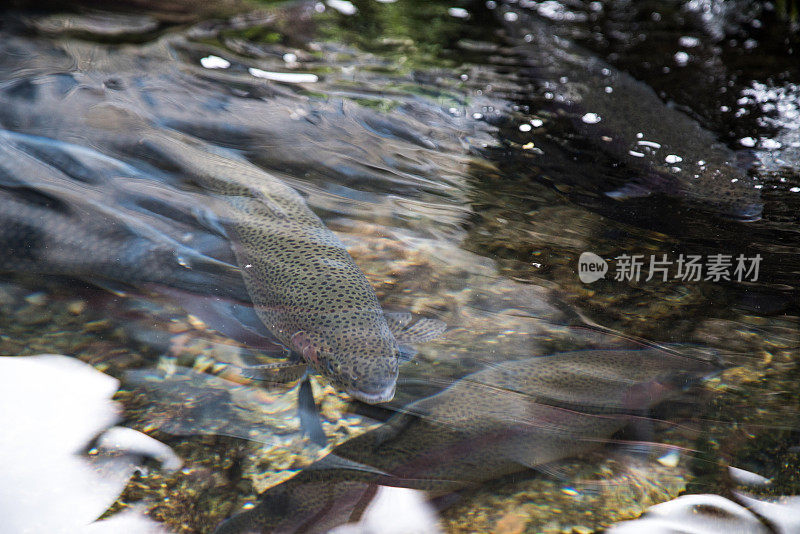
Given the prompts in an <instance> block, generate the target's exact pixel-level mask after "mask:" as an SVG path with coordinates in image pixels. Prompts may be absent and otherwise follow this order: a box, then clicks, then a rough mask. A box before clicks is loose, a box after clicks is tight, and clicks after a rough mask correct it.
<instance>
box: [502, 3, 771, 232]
mask: <svg viewBox="0 0 800 534" xmlns="http://www.w3.org/2000/svg"><path fill="white" fill-rule="evenodd" d="M507 9H512V10H513V11H514V12H515V13H517V14H518V16H517V17H516V18H515V17H505V18H504V20H506V22H505V28H506V29H507V31H508V32H509V34H510V35H511V38H512V42H513V43H514V44H515V48H514V50H515V51H516V52H518V53H519V54H520V56H521V57H522V58H523V59H522V65H521V71H522V72H527V73H528V75H529V76H530V78H531V79H532V80H536V83H537V85H540V86H541V87H542V89H543V92H547V93H549V95H550V96H549V97H550V98H551V99H552V100H551V101H552V102H555V104H556V106H559V107H560V108H561V109H562V110H565V111H566V112H567V113H568V114H569V115H571V116H572V117H574V119H575V120H574V124H575V125H577V127H578V130H579V131H580V133H581V134H582V136H584V137H585V138H586V139H589V140H591V141H593V142H594V143H595V144H596V145H597V146H598V148H600V149H601V150H603V151H605V152H607V153H609V154H611V155H612V156H613V157H614V158H616V159H617V160H619V161H623V162H624V163H625V164H626V166H627V167H628V168H630V169H631V170H633V171H634V172H636V173H637V175H636V176H633V177H632V178H631V179H630V180H629V182H628V183H627V184H626V185H624V186H623V187H621V188H619V189H617V190H615V191H611V192H608V193H607V195H608V196H610V197H612V198H617V199H620V200H624V199H628V198H635V197H643V196H647V195H649V194H651V193H662V194H666V195H670V196H676V197H680V198H683V199H685V200H686V201H688V202H689V203H691V204H693V205H695V206H699V207H701V208H704V209H707V210H710V211H713V212H715V213H719V214H721V215H723V216H727V217H732V218H736V219H740V220H745V221H754V220H757V219H759V218H760V217H761V211H762V203H761V196H760V192H759V189H757V188H756V187H755V186H756V185H757V182H755V181H754V179H753V178H752V177H750V176H748V174H747V172H746V169H744V168H743V167H742V166H741V165H740V164H739V162H738V161H737V155H736V154H735V153H734V152H733V151H732V150H731V149H729V148H728V147H727V146H725V145H724V144H722V143H721V142H720V141H719V140H718V139H717V137H716V136H715V135H714V134H713V133H711V132H710V131H708V130H706V129H704V128H703V127H701V126H700V124H698V122H697V121H696V120H694V119H693V118H691V117H690V116H689V115H687V114H686V113H683V112H682V111H680V110H678V109H676V108H675V107H672V106H669V105H667V104H665V103H664V102H663V101H662V100H661V99H660V98H659V97H658V95H657V94H656V93H655V91H653V89H652V88H650V87H649V86H647V85H646V84H644V83H642V82H639V81H638V80H636V79H634V78H633V77H632V76H630V75H629V74H627V73H625V72H622V71H620V70H618V69H615V68H614V67H612V66H611V65H609V64H607V63H605V62H604V61H602V60H601V59H599V58H597V57H595V56H592V55H591V54H590V53H588V52H587V51H585V50H582V49H581V48H580V47H578V46H576V45H574V44H573V43H571V42H570V41H569V40H568V39H565V38H563V37H562V36H559V35H558V34H557V32H556V31H554V28H553V25H552V24H549V23H547V22H546V21H544V20H542V19H541V18H540V17H538V16H537V15H533V14H531V13H530V12H529V11H528V10H526V9H523V8H520V7H519V6H516V5H512V6H511V7H510V8H507V7H503V8H502V9H499V10H498V11H499V12H500V15H501V16H502V14H503V12H505V10H507Z"/></svg>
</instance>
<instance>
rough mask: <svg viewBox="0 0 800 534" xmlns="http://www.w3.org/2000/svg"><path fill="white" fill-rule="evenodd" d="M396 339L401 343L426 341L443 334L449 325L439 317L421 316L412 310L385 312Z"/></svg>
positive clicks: (408, 343)
mask: <svg viewBox="0 0 800 534" xmlns="http://www.w3.org/2000/svg"><path fill="white" fill-rule="evenodd" d="M383 315H384V317H386V322H387V323H388V324H389V330H391V332H392V334H393V335H394V337H395V339H396V340H397V342H398V343H399V344H400V345H410V344H413V343H424V342H426V341H430V340H432V339H436V338H437V337H439V336H441V335H442V334H443V333H444V331H445V329H446V328H447V325H446V324H445V323H444V322H442V321H440V320H439V319H430V318H428V317H421V316H419V315H415V314H413V313H410V312H385V313H384V314H383Z"/></svg>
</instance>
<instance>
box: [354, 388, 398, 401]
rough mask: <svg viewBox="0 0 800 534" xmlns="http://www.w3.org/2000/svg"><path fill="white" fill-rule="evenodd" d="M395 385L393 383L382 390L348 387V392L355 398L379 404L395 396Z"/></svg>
mask: <svg viewBox="0 0 800 534" xmlns="http://www.w3.org/2000/svg"><path fill="white" fill-rule="evenodd" d="M394 392H395V385H394V384H392V385H390V386H388V387H386V388H385V389H383V390H382V391H378V392H371V391H363V390H360V389H348V390H347V393H348V394H349V395H350V396H351V397H353V398H354V399H357V400H360V401H361V402H366V403H367V404H377V403H379V402H389V401H390V400H392V399H393V398H394Z"/></svg>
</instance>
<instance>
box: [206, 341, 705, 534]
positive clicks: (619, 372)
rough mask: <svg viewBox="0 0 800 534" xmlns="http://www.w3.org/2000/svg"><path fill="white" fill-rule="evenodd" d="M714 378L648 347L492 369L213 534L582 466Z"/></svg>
mask: <svg viewBox="0 0 800 534" xmlns="http://www.w3.org/2000/svg"><path fill="white" fill-rule="evenodd" d="M717 371H718V368H717V367H716V366H715V365H712V364H709V363H705V362H702V361H697V360H694V359H691V358H686V357H683V356H679V355H675V354H670V353H667V352H663V351H659V350H651V349H648V350H605V351H602V350H598V351H581V352H567V353H557V354H553V355H550V356H546V357H537V358H528V359H524V360H518V361H509V362H503V363H501V364H495V365H491V366H489V367H487V368H486V369H484V370H481V371H478V372H475V373H472V374H470V375H467V376H465V377H463V378H462V379H460V380H458V381H457V382H455V383H453V384H452V385H451V386H450V387H449V388H447V389H445V390H443V391H442V392H440V393H438V394H436V395H434V396H432V397H428V398H425V399H422V400H419V401H417V402H414V403H412V404H410V405H408V406H406V407H405V408H403V410H402V413H398V414H397V415H395V416H393V418H391V419H389V421H387V422H386V423H385V424H384V425H383V426H381V427H379V428H377V429H375V430H373V431H371V432H368V433H366V434H363V435H361V436H358V437H356V438H354V439H352V440H350V441H347V442H345V443H343V444H342V445H340V446H339V447H337V448H335V449H334V450H333V451H332V452H331V453H330V454H329V455H328V456H326V457H325V458H323V459H322V460H320V461H318V462H317V463H315V464H312V465H311V466H310V467H308V468H306V469H304V470H303V471H301V472H300V473H298V474H297V475H295V476H294V477H293V478H292V479H290V480H288V481H286V482H284V483H282V484H280V485H278V486H275V487H273V488H270V489H268V490H267V491H266V492H264V493H263V494H262V495H261V500H260V502H259V504H258V505H257V506H256V507H255V508H253V509H251V510H247V511H245V512H242V513H241V514H238V515H236V516H234V517H232V518H231V519H229V520H228V521H226V522H225V523H223V524H222V525H221V526H220V527H219V528H218V529H217V531H216V534H238V533H244V532H252V533H255V532H265V533H266V532H306V533H311V532H327V531H328V530H329V529H331V528H334V527H336V526H338V525H341V524H343V523H347V522H351V521H354V520H357V519H358V517H359V515H360V514H361V513H362V512H363V510H364V508H365V507H366V505H367V504H368V503H369V502H370V500H371V498H372V496H373V495H374V492H375V491H376V489H377V488H378V487H379V486H394V487H406V488H412V489H417V490H422V491H425V492H426V493H427V495H428V497H430V498H436V497H442V496H445V495H448V494H451V493H454V492H457V491H460V490H462V489H466V488H474V487H477V486H479V485H480V484H482V483H484V482H486V481H489V480H493V479H497V478H500V477H502V476H505V475H510V474H513V473H518V472H521V471H524V470H526V469H529V468H537V467H541V466H545V465H547V464H550V463H552V462H556V461H559V460H563V459H565V458H569V457H573V456H580V455H582V454H585V453H587V452H589V451H591V450H593V449H596V448H598V447H600V446H602V444H603V443H604V441H606V440H607V439H608V438H609V437H611V436H612V435H613V434H614V433H615V432H617V431H618V430H620V429H622V428H623V427H625V426H627V425H629V424H636V423H637V422H640V421H642V419H643V414H646V412H647V411H648V409H649V408H650V407H652V406H654V405H655V404H658V403H659V402H661V401H662V400H664V399H665V398H668V397H669V396H671V395H674V394H675V393H677V392H678V391H680V390H681V389H683V387H684V386H688V385H691V384H692V383H693V382H696V381H698V380H701V379H703V378H704V377H708V376H711V375H713V374H714V373H715V372H717ZM593 380H597V381H598V383H599V387H598V388H597V389H596V390H595V391H593V392H592V391H591V389H590V388H585V387H583V384H589V383H591V382H592V381H593ZM573 384H576V385H577V388H576V391H577V393H576V394H575V395H574V396H573V394H572V392H571V391H570V390H571V388H572V385H573ZM556 404H562V405H556Z"/></svg>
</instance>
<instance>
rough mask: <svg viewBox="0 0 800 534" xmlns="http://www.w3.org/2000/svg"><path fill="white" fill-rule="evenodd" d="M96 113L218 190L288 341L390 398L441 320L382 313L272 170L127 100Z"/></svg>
mask: <svg viewBox="0 0 800 534" xmlns="http://www.w3.org/2000/svg"><path fill="white" fill-rule="evenodd" d="M94 113H96V115H95V116H94V117H93V119H92V120H93V121H98V123H100V124H107V123H113V124H128V125H129V126H130V127H131V128H134V129H135V128H139V130H138V131H137V134H136V135H137V136H139V138H140V145H142V147H144V148H143V150H145V151H150V152H151V153H152V154H154V155H155V156H156V157H158V158H159V159H160V160H163V161H168V162H170V163H172V164H174V165H176V166H178V167H179V168H180V169H181V173H182V175H183V176H184V177H185V178H186V179H189V180H191V181H194V182H195V183H197V184H198V185H200V186H201V187H202V188H203V189H204V190H206V191H207V192H209V193H211V194H212V195H214V196H216V197H218V198H220V199H222V200H223V201H224V202H225V203H226V204H227V207H226V208H225V209H224V210H223V211H224V212H221V213H219V214H218V216H219V218H220V222H221V224H222V226H224V227H225V229H226V230H227V231H228V233H229V237H230V240H231V245H232V247H233V251H234V254H235V256H236V259H237V263H238V264H239V266H240V267H241V272H242V277H243V278H244V282H245V285H246V286H247V290H248V292H249V294H250V297H251V299H252V301H253V305H254V309H255V312H256V313H257V315H258V317H259V318H260V319H261V321H262V322H263V323H264V325H265V326H266V327H267V329H268V330H269V331H270V332H271V333H272V334H273V335H274V336H275V337H276V338H277V339H278V341H280V342H281V343H282V344H284V345H285V346H286V347H288V348H290V349H291V350H293V351H294V352H296V353H297V354H300V355H302V357H303V359H304V360H305V362H306V363H307V364H308V365H309V366H310V367H311V368H312V369H313V370H314V371H315V372H317V373H319V374H320V375H322V376H324V377H326V378H328V379H329V380H331V382H333V384H334V385H335V386H337V387H338V388H340V389H342V390H344V391H346V392H347V393H348V394H350V395H351V396H352V397H354V398H356V399H359V400H361V401H363V402H367V403H378V402H385V401H388V400H391V399H392V398H393V397H394V392H395V386H396V382H397V375H398V366H399V362H400V356H401V344H406V343H416V342H422V341H426V340H429V339H433V338H435V337H437V336H438V335H440V334H441V333H442V332H443V331H444V328H445V325H444V323H442V322H441V321H438V320H435V319H426V318H417V317H412V316H411V315H410V314H403V313H400V314H386V313H384V311H383V309H382V308H381V305H380V303H379V302H378V298H377V296H376V295H375V291H374V289H373V288H372V286H371V285H370V283H369V281H368V280H367V278H366V276H365V275H364V273H363V272H362V271H361V269H359V267H358V266H357V265H356V263H355V262H354V261H353V258H352V257H351V256H350V254H349V253H348V252H347V249H346V248H345V247H344V245H343V244H342V242H341V241H340V240H339V238H337V237H336V235H335V234H334V233H333V232H332V231H331V230H329V229H328V228H327V227H326V226H325V224H324V223H323V222H322V220H321V219H320V218H319V217H318V216H317V215H316V214H314V212H312V211H311V210H310V209H309V208H308V206H307V205H306V202H305V200H304V199H303V197H302V196H301V195H300V194H299V193H298V192H297V191H295V190H294V189H292V188H291V187H289V186H288V185H286V184H285V183H284V182H283V181H281V180H279V179H278V178H276V177H275V176H273V175H272V174H270V173H268V172H266V171H264V170H262V169H260V168H259V167H256V166H255V165H252V164H250V163H248V162H246V161H242V160H238V159H236V158H233V157H231V156H229V155H226V154H224V153H221V152H215V151H213V150H212V149H211V148H210V146H208V145H206V144H204V143H203V142H201V141H198V140H196V139H194V138H192V137H189V136H186V135H183V134H180V133H178V132H174V133H173V132H164V131H156V130H154V129H151V128H148V127H147V125H146V124H144V123H143V121H142V119H141V118H140V117H138V116H134V115H132V114H131V112H130V111H129V110H127V109H123V108H119V107H115V106H98V107H97V108H96V109H95V110H94Z"/></svg>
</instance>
